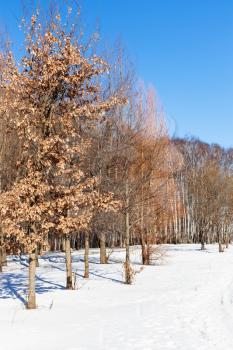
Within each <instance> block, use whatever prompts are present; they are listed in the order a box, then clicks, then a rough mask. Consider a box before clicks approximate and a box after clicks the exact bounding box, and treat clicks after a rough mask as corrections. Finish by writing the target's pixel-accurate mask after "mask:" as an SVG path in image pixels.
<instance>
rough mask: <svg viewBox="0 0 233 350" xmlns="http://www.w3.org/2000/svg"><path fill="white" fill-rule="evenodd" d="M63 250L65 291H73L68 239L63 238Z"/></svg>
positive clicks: (67, 237)
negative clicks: (64, 256)
mask: <svg viewBox="0 0 233 350" xmlns="http://www.w3.org/2000/svg"><path fill="white" fill-rule="evenodd" d="M65 250H66V289H73V277H72V261H71V249H70V237H69V236H66V237H65Z"/></svg>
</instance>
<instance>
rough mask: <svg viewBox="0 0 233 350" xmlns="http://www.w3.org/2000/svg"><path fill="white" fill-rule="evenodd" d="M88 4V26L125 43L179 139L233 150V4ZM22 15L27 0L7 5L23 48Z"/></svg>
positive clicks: (5, 19)
mask: <svg viewBox="0 0 233 350" xmlns="http://www.w3.org/2000/svg"><path fill="white" fill-rule="evenodd" d="M41 2H42V3H44V4H46V3H47V1H45V0H42V1H41ZM80 3H81V8H82V17H83V21H84V22H86V25H87V27H91V26H92V25H93V24H95V23H96V20H97V19H98V22H99V24H100V30H101V35H102V37H103V38H104V40H108V41H110V42H113V41H114V40H115V39H116V38H117V37H119V36H120V37H121V38H122V40H123V43H124V45H125V47H126V48H127V51H128V52H129V54H130V57H131V59H132V60H133V61H134V62H135V67H136V71H137V73H138V75H139V77H140V78H141V79H142V80H144V81H145V82H146V83H147V84H152V85H154V87H155V88H156V91H157V94H158V96H159V99H160V101H161V103H162V104H163V106H164V110H165V112H166V114H167V119H168V121H169V124H170V128H171V131H172V132H174V131H175V132H176V135H177V136H181V137H182V136H185V135H188V136H190V135H194V136H198V137H199V138H200V139H202V140H203V141H206V142H216V143H220V144H221V145H223V146H225V147H228V146H233V0H81V1H80ZM20 9H21V0H8V1H0V23H1V24H2V25H7V28H8V31H9V32H10V34H11V36H12V39H13V40H14V41H15V42H17V41H18V40H20V34H19V33H18V30H17V20H18V19H19V18H20V16H21V10H20Z"/></svg>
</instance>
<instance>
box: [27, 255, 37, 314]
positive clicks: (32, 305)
mask: <svg viewBox="0 0 233 350" xmlns="http://www.w3.org/2000/svg"><path fill="white" fill-rule="evenodd" d="M35 285H36V254H35V251H34V252H32V253H30V254H29V282H28V303H27V308H28V309H36V290H35Z"/></svg>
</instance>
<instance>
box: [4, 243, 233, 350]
mask: <svg viewBox="0 0 233 350" xmlns="http://www.w3.org/2000/svg"><path fill="white" fill-rule="evenodd" d="M207 248H208V249H207V250H206V251H200V250H199V246H197V245H176V246H173V245H171V246H167V256H166V258H165V260H164V261H163V262H162V263H161V264H157V266H148V267H145V268H144V269H143V271H141V272H140V273H137V274H136V276H135V282H134V284H133V285H132V286H127V285H125V284H124V283H123V282H122V281H123V274H122V260H123V252H122V251H121V250H116V251H115V252H114V254H113V255H111V258H110V260H111V261H110V263H109V264H108V265H100V264H99V255H98V250H92V251H91V256H90V261H91V264H90V279H89V280H84V279H83V278H82V274H83V252H82V251H80V252H75V253H73V261H74V264H73V270H74V271H75V272H76V276H77V280H76V285H77V288H78V289H77V290H75V291H66V290H65V289H64V282H65V273H64V269H65V265H64V254H62V253H52V254H47V255H45V256H44V257H43V258H41V259H40V268H38V269H37V302H38V309H37V310H33V311H32V310H30V311H28V310H25V308H24V305H23V302H24V300H25V289H26V284H27V267H26V265H27V263H26V260H25V261H24V260H22V261H20V260H19V259H18V258H15V259H13V260H11V261H9V264H8V266H7V267H5V268H4V273H3V274H1V276H0V350H13V349H14V350H15V349H17V350H41V349H43V350H86V349H88V350H92V349H93V350H137V349H138V350H139V349H140V350H170V349H176V350H212V349H218V350H233V247H230V248H229V250H228V251H227V252H226V253H223V254H219V253H218V248H217V246H216V245H214V246H208V247H207ZM132 257H133V261H134V268H135V269H136V270H137V271H139V270H140V265H139V264H138V262H139V249H137V248H132Z"/></svg>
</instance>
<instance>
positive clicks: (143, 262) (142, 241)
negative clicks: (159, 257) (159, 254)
mask: <svg viewBox="0 0 233 350" xmlns="http://www.w3.org/2000/svg"><path fill="white" fill-rule="evenodd" d="M141 249H142V264H143V265H146V244H145V238H144V232H141Z"/></svg>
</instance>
